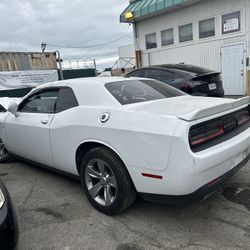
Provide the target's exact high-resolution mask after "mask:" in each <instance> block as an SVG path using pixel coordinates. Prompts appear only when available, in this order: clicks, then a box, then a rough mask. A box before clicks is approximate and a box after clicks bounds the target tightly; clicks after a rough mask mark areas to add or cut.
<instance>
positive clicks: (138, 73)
mask: <svg viewBox="0 0 250 250" xmlns="http://www.w3.org/2000/svg"><path fill="white" fill-rule="evenodd" d="M128 76H132V77H145V70H144V69H138V70H135V71H133V72H130V73H128Z"/></svg>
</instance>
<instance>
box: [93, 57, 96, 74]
mask: <svg viewBox="0 0 250 250" xmlns="http://www.w3.org/2000/svg"><path fill="white" fill-rule="evenodd" d="M93 62H94V68H95V76H96V74H97V71H96V61H95V59H93Z"/></svg>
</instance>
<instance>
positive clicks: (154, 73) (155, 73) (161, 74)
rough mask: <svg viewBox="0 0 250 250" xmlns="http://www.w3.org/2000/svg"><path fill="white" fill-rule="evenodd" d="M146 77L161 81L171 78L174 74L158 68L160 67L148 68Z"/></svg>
mask: <svg viewBox="0 0 250 250" xmlns="http://www.w3.org/2000/svg"><path fill="white" fill-rule="evenodd" d="M147 77H149V78H153V79H156V80H159V81H162V82H168V81H169V80H173V79H174V77H175V76H174V74H173V73H171V72H169V71H165V70H160V69H150V70H148V74H147Z"/></svg>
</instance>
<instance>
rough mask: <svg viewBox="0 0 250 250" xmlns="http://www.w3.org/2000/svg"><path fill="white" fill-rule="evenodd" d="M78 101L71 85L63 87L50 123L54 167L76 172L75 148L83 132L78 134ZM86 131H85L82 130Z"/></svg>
mask: <svg viewBox="0 0 250 250" xmlns="http://www.w3.org/2000/svg"><path fill="white" fill-rule="evenodd" d="M78 105H79V104H78V101H77V99H76V96H75V94H74V92H73V90H72V89H71V88H70V87H62V88H61V89H60V91H59V94H58V99H57V102H56V114H55V116H54V118H53V121H52V122H51V125H50V138H51V148H52V152H53V159H54V163H55V165H54V167H55V168H57V169H60V170H61V171H64V172H67V173H71V174H76V175H77V170H76V167H75V153H76V152H75V150H76V144H77V143H78V142H79V138H81V136H82V134H77V133H76V131H77V123H75V122H76V120H77V118H78V117H79V113H78V112H77V111H76V110H77V106H78ZM82 133H84V132H82Z"/></svg>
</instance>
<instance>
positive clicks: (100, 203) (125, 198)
mask: <svg viewBox="0 0 250 250" xmlns="http://www.w3.org/2000/svg"><path fill="white" fill-rule="evenodd" d="M80 177H81V183H82V187H83V190H84V192H85V194H86V196H87V198H88V200H89V201H90V203H91V204H92V205H93V206H94V207H95V208H96V209H97V210H99V211H100V212H102V213H105V214H109V215H113V214H117V213H119V212H121V211H122V210H124V209H126V208H128V207H129V206H130V205H131V204H132V203H133V202H134V200H135V198H136V190H135V187H134V185H133V183H132V180H131V178H130V176H129V174H128V172H127V170H126V168H125V166H124V164H123V162H122V161H121V160H120V158H119V157H118V156H117V155H116V154H115V153H113V152H112V151H111V150H109V149H107V148H105V147H100V148H95V149H92V150H90V151H89V152H88V153H87V154H86V155H85V157H84V158H83V160H82V163H81V171H80Z"/></svg>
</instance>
